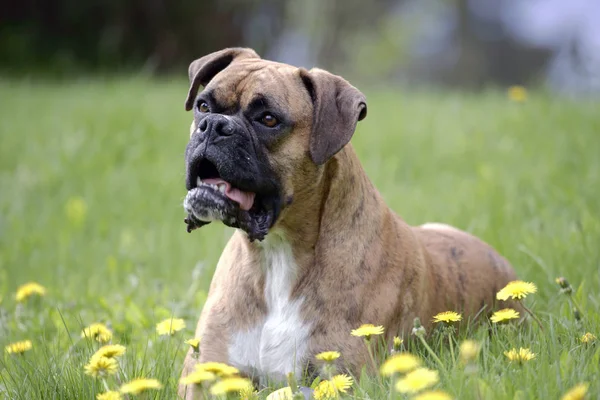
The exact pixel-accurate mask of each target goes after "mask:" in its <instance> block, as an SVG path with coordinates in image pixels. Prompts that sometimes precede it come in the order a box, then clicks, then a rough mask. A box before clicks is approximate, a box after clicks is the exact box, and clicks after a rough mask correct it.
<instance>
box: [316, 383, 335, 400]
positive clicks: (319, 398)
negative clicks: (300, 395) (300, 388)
mask: <svg viewBox="0 0 600 400" xmlns="http://www.w3.org/2000/svg"><path fill="white" fill-rule="evenodd" d="M337 396H338V395H337V393H336V391H335V387H334V386H333V384H332V383H331V382H330V381H321V382H320V383H319V384H318V385H317V387H316V388H315V390H314V391H313V397H314V398H315V400H333V399H335V398H337Z"/></svg>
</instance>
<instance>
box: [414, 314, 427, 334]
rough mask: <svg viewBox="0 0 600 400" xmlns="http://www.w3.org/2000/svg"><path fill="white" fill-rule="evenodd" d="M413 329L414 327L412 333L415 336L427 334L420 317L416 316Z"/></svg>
mask: <svg viewBox="0 0 600 400" xmlns="http://www.w3.org/2000/svg"><path fill="white" fill-rule="evenodd" d="M413 326H414V327H413V329H412V334H413V335H415V336H424V335H425V333H426V332H425V328H424V327H423V325H421V320H420V319H419V317H417V318H415V321H414V325H413Z"/></svg>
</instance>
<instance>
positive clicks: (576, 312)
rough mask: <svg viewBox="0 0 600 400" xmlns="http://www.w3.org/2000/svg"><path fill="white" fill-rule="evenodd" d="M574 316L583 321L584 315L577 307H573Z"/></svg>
mask: <svg viewBox="0 0 600 400" xmlns="http://www.w3.org/2000/svg"><path fill="white" fill-rule="evenodd" d="M573 317H575V321H578V322H579V321H581V319H582V317H581V313H580V312H579V310H578V309H577V307H573Z"/></svg>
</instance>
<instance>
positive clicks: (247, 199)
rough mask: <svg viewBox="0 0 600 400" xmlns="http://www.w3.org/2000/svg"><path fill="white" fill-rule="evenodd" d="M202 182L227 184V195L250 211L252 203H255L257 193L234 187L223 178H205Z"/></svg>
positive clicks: (243, 208) (242, 207)
mask: <svg viewBox="0 0 600 400" xmlns="http://www.w3.org/2000/svg"><path fill="white" fill-rule="evenodd" d="M202 182H205V183H208V184H211V185H218V184H220V183H224V184H225V185H227V187H226V189H225V196H227V197H228V198H230V199H231V200H233V201H235V202H236V203H238V204H239V205H240V208H241V209H242V210H245V211H248V210H249V209H251V208H252V205H253V204H254V196H256V193H251V192H244V191H242V190H240V189H238V188H234V187H233V186H231V184H230V183H229V182H225V181H224V180H223V179H221V178H208V179H203V180H202Z"/></svg>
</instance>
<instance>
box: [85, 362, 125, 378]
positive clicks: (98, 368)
mask: <svg viewBox="0 0 600 400" xmlns="http://www.w3.org/2000/svg"><path fill="white" fill-rule="evenodd" d="M118 368H119V364H118V363H117V360H115V359H114V358H107V357H92V358H91V359H90V362H89V363H88V364H86V365H85V367H83V369H84V370H85V373H86V374H87V375H90V376H93V377H94V378H104V377H107V376H109V375H114V374H115V373H116V372H117V369H118Z"/></svg>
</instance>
